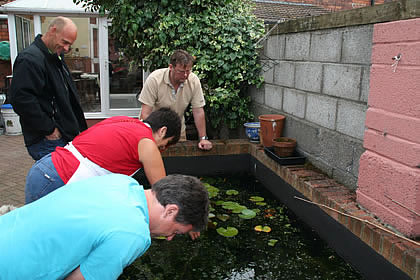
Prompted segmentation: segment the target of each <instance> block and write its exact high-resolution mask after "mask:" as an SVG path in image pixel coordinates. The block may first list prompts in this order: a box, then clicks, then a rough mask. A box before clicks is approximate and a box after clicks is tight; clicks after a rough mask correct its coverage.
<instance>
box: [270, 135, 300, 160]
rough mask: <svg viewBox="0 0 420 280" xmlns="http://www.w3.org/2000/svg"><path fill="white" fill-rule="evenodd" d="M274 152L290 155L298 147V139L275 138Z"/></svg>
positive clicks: (279, 154)
mask: <svg viewBox="0 0 420 280" xmlns="http://www.w3.org/2000/svg"><path fill="white" fill-rule="evenodd" d="M273 148H274V153H275V154H276V155H278V156H279V157H290V156H292V155H293V152H294V151H295V148H296V139H294V138H288V137H278V138H275V139H273Z"/></svg>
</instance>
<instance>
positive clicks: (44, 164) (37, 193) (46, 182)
mask: <svg viewBox="0 0 420 280" xmlns="http://www.w3.org/2000/svg"><path fill="white" fill-rule="evenodd" d="M62 186H64V182H63V180H61V178H60V176H59V175H58V172H57V170H56V169H55V167H54V164H53V162H52V159H51V154H48V155H46V156H45V157H43V158H41V159H40V160H38V161H37V162H35V164H34V165H33V166H32V168H31V169H30V170H29V173H28V176H27V177H26V186H25V203H26V204H28V203H31V202H32V201H35V200H37V199H39V198H41V197H43V196H45V195H47V194H49V193H50V192H52V191H54V190H56V189H58V188H59V187H62Z"/></svg>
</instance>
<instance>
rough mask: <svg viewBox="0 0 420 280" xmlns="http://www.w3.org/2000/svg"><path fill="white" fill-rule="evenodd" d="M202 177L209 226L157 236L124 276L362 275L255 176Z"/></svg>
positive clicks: (162, 279)
mask: <svg viewBox="0 0 420 280" xmlns="http://www.w3.org/2000/svg"><path fill="white" fill-rule="evenodd" d="M202 180H203V182H206V183H207V184H208V186H211V187H209V189H210V192H209V193H210V196H214V197H212V198H211V201H212V210H211V213H212V214H214V215H215V217H213V218H211V219H210V222H209V227H208V229H207V230H206V231H204V232H202V233H201V237H200V238H199V239H198V240H195V241H192V240H191V239H190V238H189V237H188V236H177V237H175V238H174V239H173V240H172V241H170V242H168V241H166V240H159V239H154V240H153V241H152V245H151V247H150V248H149V250H148V251H147V252H146V254H144V255H143V256H142V257H140V258H138V259H137V260H136V261H135V262H134V263H133V264H131V265H130V266H129V267H127V268H126V269H125V270H124V273H123V274H122V275H121V276H120V277H119V280H123V279H145V280H151V279H153V280H172V279H183V280H184V279H185V280H188V279H191V280H192V279H194V280H195V279H226V280H245V279H266V280H269V279H270V280H271V279H273V280H274V279H323V280H325V279H337V280H338V279H340V280H344V279H363V277H362V276H361V275H360V274H359V273H358V272H357V271H356V270H355V269H353V268H352V267H351V266H350V265H349V264H348V263H346V262H345V261H344V260H343V259H341V258H340V257H339V256H338V255H337V254H336V253H335V252H334V250H332V249H331V248H329V247H328V245H327V244H326V243H325V242H324V241H323V240H321V239H320V238H319V237H318V236H317V234H316V233H315V232H314V231H312V230H311V229H310V228H308V227H307V226H306V225H305V224H303V223H302V222H301V221H299V219H298V218H297V217H295V216H294V214H293V213H291V212H290V211H289V210H288V209H287V208H286V207H285V206H284V205H282V204H281V203H280V202H278V201H277V200H275V199H274V197H273V196H272V195H271V194H270V193H269V192H268V191H266V190H265V188H264V187H263V186H262V185H261V184H260V183H259V182H257V181H256V180H255V179H254V178H253V177H248V176H243V175H242V176H236V177H232V176H231V177H217V178H216V177H206V178H202ZM213 187H214V188H213ZM217 190H218V191H217ZM235 190H236V191H237V192H236V191H235ZM262 198H263V199H264V200H262ZM245 208H246V209H245ZM250 210H252V212H250ZM234 212H239V213H234ZM253 213H255V217H253V218H251V217H252V216H254V215H253ZM257 226H260V228H258V227H257ZM228 227H233V228H236V229H237V230H238V231H237V234H236V235H235V236H232V237H226V235H228V236H229V235H233V234H235V233H236V231H235V230H234V229H230V228H228ZM256 227H257V230H259V231H257V230H256ZM218 231H219V232H220V233H218Z"/></svg>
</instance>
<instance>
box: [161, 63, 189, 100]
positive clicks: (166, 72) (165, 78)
mask: <svg viewBox="0 0 420 280" xmlns="http://www.w3.org/2000/svg"><path fill="white" fill-rule="evenodd" d="M163 80H164V81H165V83H166V84H167V85H168V86H169V87H170V88H171V92H172V96H175V95H176V94H177V93H178V91H180V90H181V89H182V88H183V87H184V83H180V84H179V87H178V90H175V88H174V86H173V85H172V83H171V80H170V79H169V68H167V70H166V71H165V76H164V78H163Z"/></svg>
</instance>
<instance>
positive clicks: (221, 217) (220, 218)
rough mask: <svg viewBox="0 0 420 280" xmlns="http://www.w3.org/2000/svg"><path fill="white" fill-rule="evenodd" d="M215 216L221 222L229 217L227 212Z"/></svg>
mask: <svg viewBox="0 0 420 280" xmlns="http://www.w3.org/2000/svg"><path fill="white" fill-rule="evenodd" d="M216 217H217V218H218V219H219V220H221V221H223V222H226V221H227V220H228V219H229V218H230V216H229V215H227V214H218V215H217V216H216Z"/></svg>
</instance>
